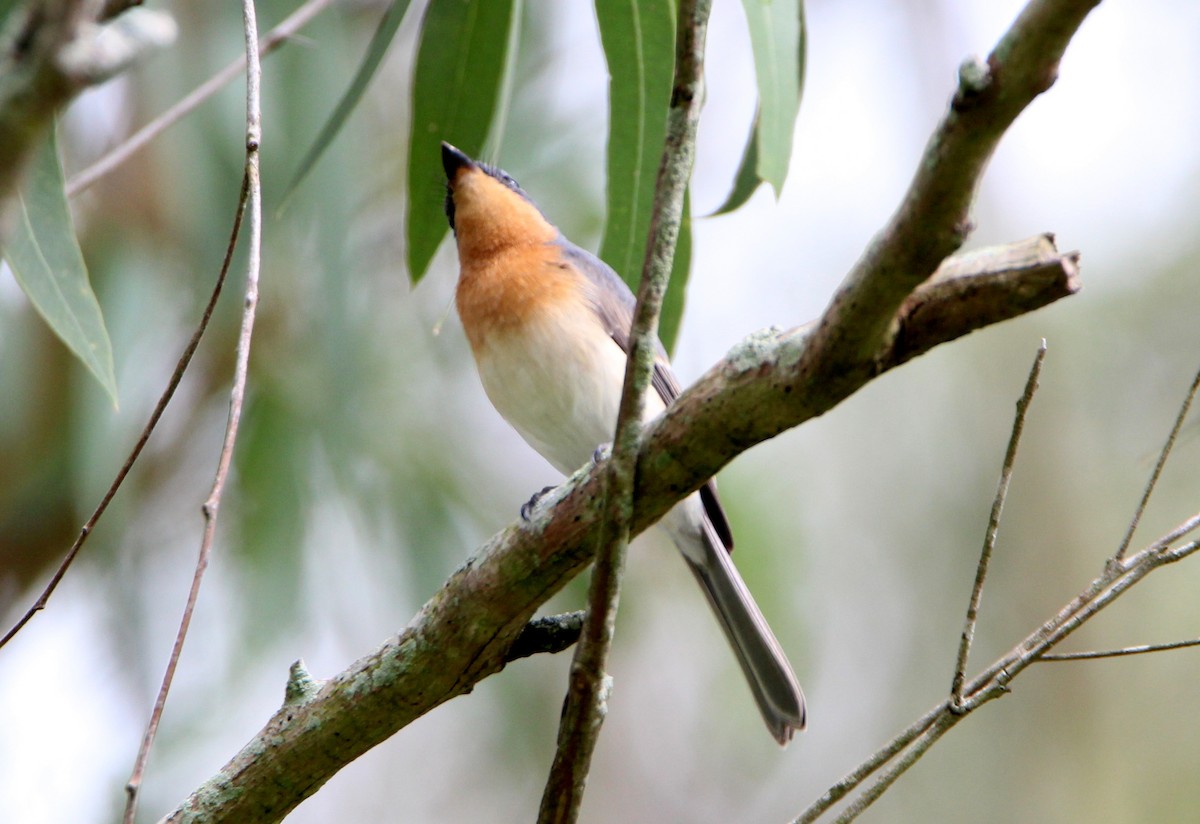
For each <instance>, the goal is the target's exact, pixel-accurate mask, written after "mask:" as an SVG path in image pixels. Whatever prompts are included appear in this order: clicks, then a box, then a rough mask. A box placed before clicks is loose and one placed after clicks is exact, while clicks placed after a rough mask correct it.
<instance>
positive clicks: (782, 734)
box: [683, 519, 805, 746]
mask: <svg viewBox="0 0 1200 824" xmlns="http://www.w3.org/2000/svg"><path fill="white" fill-rule="evenodd" d="M704 527H705V528H704V530H703V536H704V541H703V543H704V545H705V551H704V563H698V562H697V561H696V560H695V559H694V558H692V557H690V555H691V553H683V558H684V560H685V561H687V564H688V567H689V568H690V569H691V570H692V572H693V573H694V574H695V576H696V580H697V581H699V582H700V587H701V589H703V590H704V594H705V595H707V596H708V602H709V604H711V605H712V608H713V612H715V613H716V615H717V618H718V619H719V621H720V623H721V628H722V629H724V630H725V637H726V638H728V639H729V644H730V646H732V647H733V651H734V653H735V654H736V655H737V659H738V663H739V664H741V665H742V672H743V673H745V675H746V681H747V682H748V683H749V684H750V690H751V691H752V692H753V693H754V700H755V702H756V703H757V704H758V709H759V712H761V713H762V717H763V720H764V721H766V722H767V729H769V730H770V731H771V735H773V736H774V737H775V740H776V741H778V742H779V744H780V746H787V743H788V742H789V741H791V740H792V734H793V733H794V732H795V731H796V730H802V729H804V724H805V708H804V693H803V692H802V691H801V690H800V685H799V684H798V683H797V682H796V676H795V674H793V672H792V665H791V664H789V663H788V660H787V656H786V655H784V653H783V648H782V647H781V646H780V645H779V641H778V640H776V638H775V635H774V633H772V632H771V628H770V626H768V625H767V619H766V618H764V617H763V614H762V612H761V611H760V610H759V608H758V605H757V604H756V603H754V598H753V596H751V595H750V590H749V589H747V588H746V584H745V582H743V581H742V576H741V575H739V574H738V571H737V568H735V567H734V565H733V560H732V559H731V558H730V557H729V553H728V551H727V550H726V549H725V547H724V546H722V545H721V542H720V540H719V538H717V536H716V535H715V534H714V531H713V527H712V524H711V523H709V522H708V520H707V519H705V523H704Z"/></svg>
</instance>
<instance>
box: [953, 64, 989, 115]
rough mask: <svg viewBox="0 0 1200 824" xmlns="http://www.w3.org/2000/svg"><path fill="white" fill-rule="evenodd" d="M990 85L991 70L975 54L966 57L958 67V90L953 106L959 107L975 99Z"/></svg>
mask: <svg viewBox="0 0 1200 824" xmlns="http://www.w3.org/2000/svg"><path fill="white" fill-rule="evenodd" d="M991 85H992V70H991V68H990V67H989V66H988V64H987V63H985V62H984V61H983V60H980V59H979V58H978V57H976V56H972V57H968V58H967V59H966V60H964V61H963V62H962V64H961V65H959V67H958V90H957V91H956V92H955V94H954V103H953V106H954V108H955V109H961V108H964V107H965V106H967V105H969V104H970V103H972V102H974V101H975V100H977V99H978V98H979V97H980V96H981V95H983V94H984V93H985V92H986V91H987V90H988V89H989V88H991Z"/></svg>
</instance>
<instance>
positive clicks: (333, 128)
mask: <svg viewBox="0 0 1200 824" xmlns="http://www.w3.org/2000/svg"><path fill="white" fill-rule="evenodd" d="M408 6H409V0H392V4H391V5H390V6H388V10H387V11H386V12H384V14H383V19H382V20H380V21H379V27H378V28H376V29H375V34H374V35H373V36H372V37H371V42H370V43H369V44H368V45H367V53H366V54H365V55H364V56H363V61H362V63H360V64H359V66H358V71H357V72H355V74H354V79H353V80H351V81H350V86H349V88H347V89H346V92H345V94H343V95H342V99H341V100H339V101H338V104H337V106H336V107H334V110H333V113H332V114H331V115H329V119H328V120H326V121H325V125H324V126H322V127H321V131H320V132H319V133H318V134H317V138H316V140H314V141H313V144H312V146H310V147H309V149H308V151H307V152H305V153H304V158H303V159H302V160H301V161H300V165H299V167H298V168H297V169H296V174H295V176H294V177H293V178H292V181H291V183H289V184H288V186H287V189H286V190H284V194H283V201H284V202H286V201H287V199H288V198H289V197H290V196H291V194H292V192H294V191H295V190H296V187H297V186H299V185H300V183H301V182H302V181H303V180H304V179H305V178H306V177H307V176H308V173H309V172H310V171H312V169H313V167H314V166H316V165H317V161H319V160H320V159H321V155H323V154H324V153H325V150H326V149H328V148H329V145H330V144H331V143H333V140H334V138H336V137H337V135H338V132H340V131H341V130H342V126H343V125H345V123H346V121H347V120H348V119H349V118H350V115H351V114H352V113H353V112H354V108H355V107H356V106H357V105H358V103H359V101H360V100H362V96H363V94H364V93H365V92H366V90H367V86H368V85H370V83H371V80H372V78H374V77H375V72H376V71H377V70H378V69H379V65H380V63H382V62H383V58H384V55H386V54H387V50H388V47H389V46H391V44H392V39H393V38H394V37H395V36H396V31H397V30H398V29H399V28H400V23H401V22H402V21H403V20H404V15H405V14H406V13H407V12H408Z"/></svg>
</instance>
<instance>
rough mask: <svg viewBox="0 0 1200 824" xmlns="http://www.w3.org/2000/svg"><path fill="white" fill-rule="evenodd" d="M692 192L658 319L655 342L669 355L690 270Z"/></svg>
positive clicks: (686, 197) (687, 194)
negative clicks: (660, 343)
mask: <svg viewBox="0 0 1200 824" xmlns="http://www.w3.org/2000/svg"><path fill="white" fill-rule="evenodd" d="M691 192H692V190H691V188H688V189H686V190H685V191H684V193H683V220H682V221H680V223H679V239H678V240H677V241H676V242H675V260H674V261H673V262H672V264H671V282H670V283H669V284H667V294H665V295H664V296H663V306H662V314H660V315H659V317H658V339H659V340H661V341H662V345H663V346H664V347H665V348H666V350H667V354H668V355H673V354H674V353H675V342H676V341H677V340H678V339H679V326H680V323H681V322H682V321H683V307H684V303H685V302H686V300H687V282H688V275H689V274H690V273H691V270H692V194H691Z"/></svg>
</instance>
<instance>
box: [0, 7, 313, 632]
mask: <svg viewBox="0 0 1200 824" xmlns="http://www.w3.org/2000/svg"><path fill="white" fill-rule="evenodd" d="M334 2H335V0H309V2H307V3H305V4H304V5H303V6H301V7H300V8H298V9H296V11H294V12H293V13H292V14H290V15H289V16H288V17H287V18H286V19H284V20H283V21H282V22H281V23H280V24H279V25H278V26H276V27H275V28H273V29H271V31H269V32H267V34H266V35H265V36H264V37H263V38H262V40H261V41H259V54H260V55H261V56H262V57H266V56H267V55H269V54H271V53H272V52H273V51H275V50H276V49H277V48H279V46H280V45H282V44H283V43H285V42H287V41H288V40H289V39H290V38H292V37H293V36H294V35H295V34H296V32H297V31H299V30H300V29H301V28H303V27H304V26H306V25H307V24H308V23H309V22H310V21H312V19H313V18H314V17H316V16H317V15H318V14H319V13H320V12H322V11H324V10H325V9H326V8H328V7H329V6H330V5H332V4H333V3H334ZM109 5H110V6H112V8H111V9H110V8H108V7H106V10H105V12H104V15H105V17H111V16H113V15H114V14H117V13H119V12H120V11H122V10H124V8H125V7H126V6H128V5H129V4H128V3H127V2H124V0H121V2H120V3H110V4H109ZM245 67H246V56H245V54H243V55H242V56H241V57H239V58H237V59H236V60H234V61H233V62H231V63H230V64H229V65H228V66H226V67H225V68H224V69H222V70H221V71H219V72H217V73H216V74H215V75H213V76H212V77H211V78H210V79H209V80H207V81H206V82H205V83H203V84H201V85H200V86H199V87H197V88H196V89H195V90H194V91H193V92H192V93H191V94H189V95H188V96H187V97H185V98H184V99H183V100H180V101H179V102H178V103H176V104H175V105H174V106H172V107H171V108H170V109H168V110H167V111H165V112H163V114H161V115H160V116H159V117H157V118H156V119H155V120H153V121H151V122H150V123H148V124H146V125H145V126H143V127H142V128H141V129H139V130H138V131H137V132H135V133H134V134H133V135H131V136H130V137H129V139H128V140H126V141H125V142H124V143H122V144H121V145H120V146H117V147H116V148H115V149H113V150H112V151H111V152H109V153H108V154H107V155H105V156H104V157H102V158H101V159H100V160H98V161H96V162H95V163H94V164H92V165H91V166H89V167H88V168H86V169H84V170H83V171H81V172H79V173H77V174H76V175H74V176H73V177H72V178H71V180H70V181H69V182H68V184H67V196H68V197H73V196H75V195H76V194H78V193H79V192H82V191H83V190H84V189H86V188H88V187H89V186H91V185H92V184H93V183H95V182H96V181H97V180H99V179H100V178H102V177H104V176H105V175H107V174H109V173H110V172H112V171H114V170H115V169H116V168H117V167H118V166H120V165H121V164H122V163H124V162H125V161H126V160H128V159H129V158H130V157H132V156H133V154H134V153H135V152H137V151H138V150H139V149H141V148H142V147H143V146H145V145H146V144H147V143H149V142H150V141H151V140H153V139H154V138H155V137H157V136H158V135H159V134H161V133H162V132H163V131H164V130H165V129H166V128H167V127H169V126H171V125H173V124H174V123H176V122H178V121H179V120H180V119H182V118H183V117H184V116H186V115H187V114H189V113H190V112H191V111H192V110H194V109H195V108H196V107H197V106H199V105H200V104H201V103H203V102H204V101H205V100H207V99H208V98H209V97H211V96H212V95H213V94H215V93H216V92H217V91H219V90H220V89H221V87H223V86H224V85H225V84H227V83H229V82H230V81H231V80H233V79H234V78H235V77H237V76H238V75H239V74H241V73H242V72H243V71H244V70H245ZM245 187H246V181H245V180H243V181H242V194H241V195H240V198H241V200H240V201H239V204H238V208H237V212H236V214H235V215H234V225H233V230H232V232H231V233H230V237H229V242H228V244H227V245H226V247H225V259H224V261H223V262H222V264H221V271H220V273H219V275H218V276H217V283H216V285H215V286H214V287H213V291H212V294H211V295H210V297H209V300H208V305H207V306H206V307H205V309H204V313H203V315H202V316H201V318H200V323H199V325H198V326H197V327H196V331H195V332H194V333H192V338H191V340H190V341H188V345H187V346H186V347H185V348H184V350H183V354H182V355H180V357H179V361H178V362H177V363H176V365H175V371H174V372H173V373H172V374H171V378H170V380H169V381H168V383H167V387H166V389H165V390H164V391H163V393H162V395H161V396H160V397H159V399H158V403H157V404H156V405H155V407H154V410H153V411H152V412H151V413H150V419H149V421H147V423H146V426H145V427H144V428H143V429H142V433H141V435H140V436H139V437H138V440H137V443H135V444H134V446H133V449H132V451H131V452H130V453H129V457H127V458H126V459H125V463H124V465H122V467H121V469H120V471H118V472H117V475H116V477H115V478H114V479H113V482H112V484H111V485H110V486H109V488H108V490H107V491H106V492H105V493H104V497H103V498H101V499H100V503H99V505H98V506H97V507H96V509H95V511H94V512H93V513H92V515H91V517H90V518H88V520H87V522H86V523H84V525H83V527H82V528H81V529H80V531H79V535H78V536H76V538H75V542H74V543H73V544H71V548H70V549H69V550H67V554H66V555H65V556H64V557H63V560H62V562H61V563H60V564H59V566H58V569H57V570H56V571H55V573H54V575H53V576H52V577H51V578H50V581H49V583H47V584H46V587H45V589H43V590H42V593H41V595H39V596H38V599H37V600H36V601H35V602H34V604H33V606H31V607H30V608H29V610H28V611H27V612H26V613H25V614H24V615H23V616H21V618H20V620H18V621H17V623H16V624H14V625H13V627H12V628H11V629H9V631H8V632H7V633H5V634H4V636H3V637H2V638H0V648H3V647H4V645H5V644H7V643H8V642H9V641H11V640H12V639H13V637H14V636H15V635H16V634H17V633H18V632H20V631H21V629H22V628H23V627H24V626H25V625H26V624H27V623H29V621H30V620H31V619H32V618H33V616H34V615H35V614H37V613H38V612H40V611H41V610H43V609H45V608H46V604H47V602H48V601H49V600H50V596H51V595H52V594H53V593H54V590H55V589H57V588H58V585H59V583H60V582H61V581H62V579H63V576H64V575H66V573H67V570H68V569H69V568H70V566H71V564H72V563H74V561H75V556H76V555H78V554H79V551H80V549H82V548H83V544H84V542H85V541H87V538H88V536H89V535H90V534H91V532H92V530H93V529H95V527H96V524H97V522H99V520H100V516H102V515H103V514H104V510H105V509H107V508H108V504H109V502H110V501H111V500H112V498H113V496H114V495H116V493H117V490H118V489H120V487H121V484H122V483H124V481H125V476H126V475H128V474H129V470H130V469H132V468H133V464H134V463H135V462H136V461H137V459H138V457H139V456H140V455H141V453H142V449H143V448H144V447H145V446H146V443H147V441H149V440H150V435H151V433H152V432H153V431H154V428H155V427H156V426H157V425H158V420H159V418H161V417H162V414H163V412H164V411H166V408H167V404H169V403H170V402H171V398H173V397H174V396H175V390H176V388H178V386H179V382H180V381H181V380H182V379H183V373H184V372H185V371H186V370H187V368H188V365H189V364H190V363H191V361H192V356H193V355H194V354H195V353H196V348H197V347H198V346H199V345H200V339H201V337H203V335H204V332H205V330H206V329H207V328H208V322H209V319H210V318H211V317H212V313H213V310H214V309H215V308H216V304H217V298H219V297H220V295H221V288H222V286H224V284H225V277H226V275H227V274H228V273H229V266H230V264H231V263H232V261H233V250H234V248H235V247H236V246H237V239H238V235H239V233H240V232H241V226H242V217H243V215H244V214H245V197H246V189H245Z"/></svg>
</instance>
